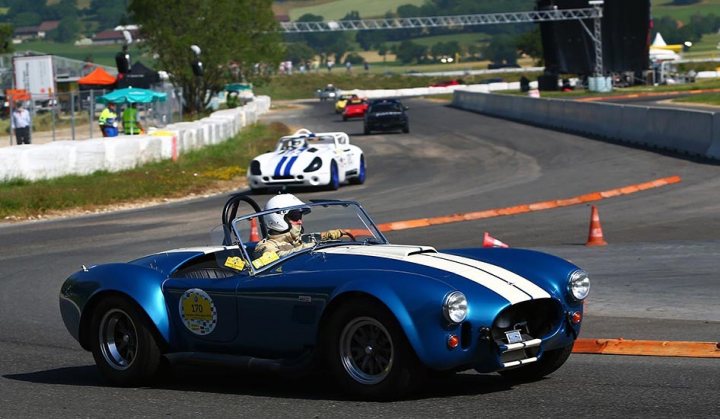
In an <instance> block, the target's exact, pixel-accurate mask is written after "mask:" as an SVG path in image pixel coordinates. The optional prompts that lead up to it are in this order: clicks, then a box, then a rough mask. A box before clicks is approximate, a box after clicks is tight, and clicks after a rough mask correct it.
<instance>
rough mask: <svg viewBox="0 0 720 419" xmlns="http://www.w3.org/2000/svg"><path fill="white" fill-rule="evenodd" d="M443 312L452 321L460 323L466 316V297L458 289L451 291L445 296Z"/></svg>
mask: <svg viewBox="0 0 720 419" xmlns="http://www.w3.org/2000/svg"><path fill="white" fill-rule="evenodd" d="M443 314H444V315H445V318H446V319H447V320H448V321H450V322H453V323H460V322H462V321H463V320H465V317H467V298H465V294H463V293H461V292H460V291H453V292H451V293H450V294H448V295H447V297H445V301H444V302H443Z"/></svg>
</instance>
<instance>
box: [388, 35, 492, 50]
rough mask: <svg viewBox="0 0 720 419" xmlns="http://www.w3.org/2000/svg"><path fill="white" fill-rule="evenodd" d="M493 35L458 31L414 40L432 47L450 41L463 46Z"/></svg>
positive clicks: (480, 41)
mask: <svg viewBox="0 0 720 419" xmlns="http://www.w3.org/2000/svg"><path fill="white" fill-rule="evenodd" d="M490 38H491V36H490V35H488V34H486V33H458V34H450V35H436V36H424V37H422V38H415V39H412V41H413V42H414V43H416V44H420V45H425V46H426V47H431V46H433V45H435V44H437V43H438V42H450V41H457V43H459V44H460V46H461V47H467V46H470V45H474V44H479V43H485V42H488V41H489V40H490ZM400 42H401V41H390V42H387V45H388V46H390V45H398V44H400Z"/></svg>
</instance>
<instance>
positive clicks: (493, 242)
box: [483, 231, 510, 247]
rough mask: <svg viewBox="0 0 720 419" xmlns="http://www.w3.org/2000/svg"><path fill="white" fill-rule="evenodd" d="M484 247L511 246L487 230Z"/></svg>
mask: <svg viewBox="0 0 720 419" xmlns="http://www.w3.org/2000/svg"><path fill="white" fill-rule="evenodd" d="M483 247H510V246H508V245H507V244H505V243H503V242H501V241H500V240H498V239H496V238H494V237H493V236H491V235H490V234H488V232H487V231H486V232H485V235H484V236H483Z"/></svg>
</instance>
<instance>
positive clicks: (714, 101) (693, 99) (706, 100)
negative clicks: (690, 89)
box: [673, 93, 720, 106]
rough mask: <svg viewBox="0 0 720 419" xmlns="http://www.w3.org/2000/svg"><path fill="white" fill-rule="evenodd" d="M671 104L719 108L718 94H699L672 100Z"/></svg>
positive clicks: (719, 98) (719, 96) (719, 94)
mask: <svg viewBox="0 0 720 419" xmlns="http://www.w3.org/2000/svg"><path fill="white" fill-rule="evenodd" d="M673 102H685V103H695V104H702V105H712V106H720V93H701V94H699V95H693V96H686V97H682V98H678V99H675V100H673Z"/></svg>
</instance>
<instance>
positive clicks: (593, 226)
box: [585, 205, 607, 246]
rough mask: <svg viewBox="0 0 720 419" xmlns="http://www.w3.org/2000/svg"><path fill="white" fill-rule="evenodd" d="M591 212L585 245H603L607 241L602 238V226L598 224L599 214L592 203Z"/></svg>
mask: <svg viewBox="0 0 720 419" xmlns="http://www.w3.org/2000/svg"><path fill="white" fill-rule="evenodd" d="M591 207H592V212H591V213H590V214H591V215H590V233H589V234H588V240H587V243H585V246H605V245H607V242H606V241H605V239H604V238H603V232H602V227H601V226H600V216H599V215H598V210H597V208H596V207H595V205H592V206H591Z"/></svg>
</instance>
